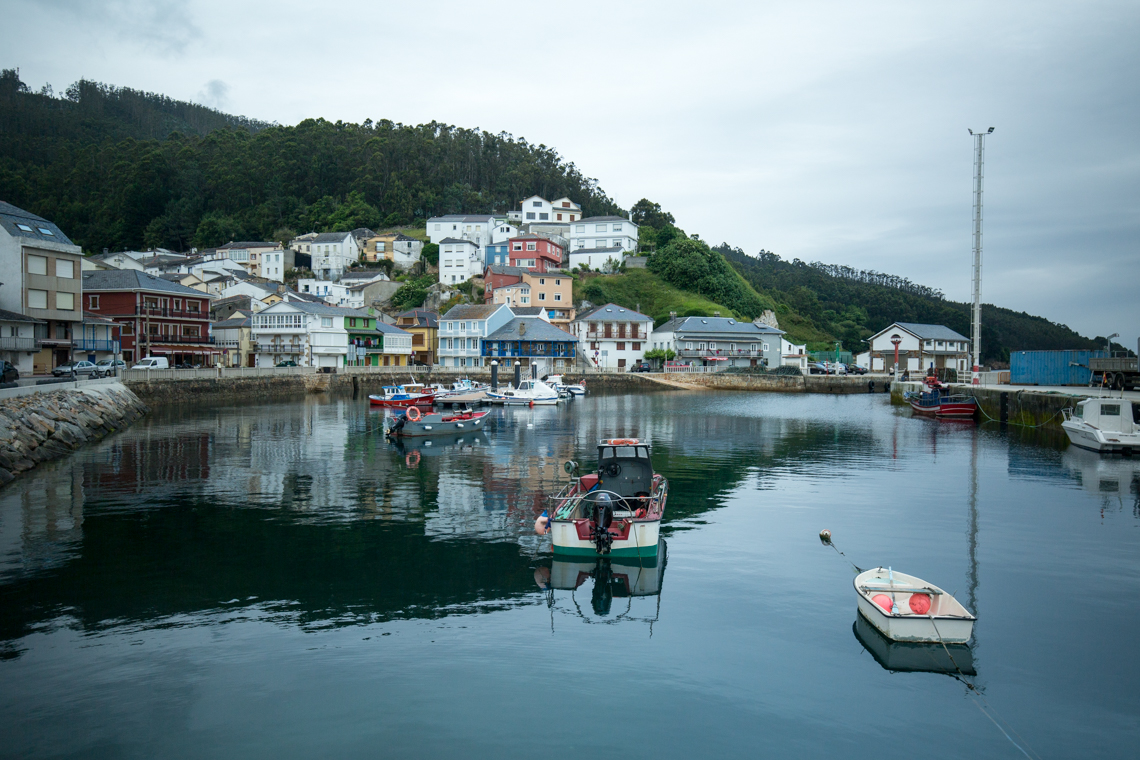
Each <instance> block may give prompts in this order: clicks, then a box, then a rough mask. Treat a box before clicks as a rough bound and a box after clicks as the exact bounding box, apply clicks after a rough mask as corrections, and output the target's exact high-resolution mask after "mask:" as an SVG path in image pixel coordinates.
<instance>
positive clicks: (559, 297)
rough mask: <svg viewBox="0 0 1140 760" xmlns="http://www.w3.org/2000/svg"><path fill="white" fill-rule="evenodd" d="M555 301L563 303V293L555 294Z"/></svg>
mask: <svg viewBox="0 0 1140 760" xmlns="http://www.w3.org/2000/svg"><path fill="white" fill-rule="evenodd" d="M554 300H555V301H561V300H562V294H561V293H555V294H554Z"/></svg>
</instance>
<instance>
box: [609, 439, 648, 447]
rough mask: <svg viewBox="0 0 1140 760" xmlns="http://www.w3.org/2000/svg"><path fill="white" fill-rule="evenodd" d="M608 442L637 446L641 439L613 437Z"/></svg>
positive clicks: (611, 444) (616, 444)
mask: <svg viewBox="0 0 1140 760" xmlns="http://www.w3.org/2000/svg"><path fill="white" fill-rule="evenodd" d="M608 443H609V445H610V446H636V445H637V444H639V443H641V441H639V440H638V439H636V438H611V439H610V440H609V441H608Z"/></svg>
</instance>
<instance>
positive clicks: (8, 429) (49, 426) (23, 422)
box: [0, 383, 149, 485]
mask: <svg viewBox="0 0 1140 760" xmlns="http://www.w3.org/2000/svg"><path fill="white" fill-rule="evenodd" d="M148 411H149V410H148V409H147V407H146V405H145V404H144V403H143V402H142V401H140V400H139V398H138V396H136V395H135V394H134V393H132V392H131V391H130V390H128V389H127V388H125V387H124V386H122V385H120V384H118V383H113V384H109V385H99V386H97V387H92V388H85V389H83V390H67V391H50V392H47V393H36V394H31V395H26V396H17V397H15V398H9V399H4V400H3V401H0V485H2V484H4V483H8V482H10V481H12V480H13V479H15V477H16V476H17V475H18V474H19V473H21V472H24V471H26V470H30V469H32V468H33V467H35V466H36V465H37V464H39V463H40V462H46V461H48V460H51V459H57V458H59V457H61V456H63V455H64V454H69V453H71V452H72V451H74V450H75V449H78V448H79V447H80V446H82V445H83V444H85V443H88V442H90V441H96V440H99V439H100V438H103V437H104V436H106V435H109V434H111V433H113V432H115V431H117V430H122V429H124V428H126V427H127V426H128V425H130V424H131V423H132V422H134V421H135V420H137V419H138V418H139V417H141V416H143V415H144V414H146V413H147V412H148Z"/></svg>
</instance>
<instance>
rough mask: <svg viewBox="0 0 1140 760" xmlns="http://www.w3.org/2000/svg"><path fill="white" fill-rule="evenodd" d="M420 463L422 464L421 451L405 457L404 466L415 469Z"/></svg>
mask: <svg viewBox="0 0 1140 760" xmlns="http://www.w3.org/2000/svg"><path fill="white" fill-rule="evenodd" d="M419 463H420V452H419V451H413V452H412V453H410V454H408V455H407V456H406V457H404V464H406V465H407V466H408V467H415V466H416V465H418V464H419Z"/></svg>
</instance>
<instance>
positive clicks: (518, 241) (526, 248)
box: [507, 233, 562, 272]
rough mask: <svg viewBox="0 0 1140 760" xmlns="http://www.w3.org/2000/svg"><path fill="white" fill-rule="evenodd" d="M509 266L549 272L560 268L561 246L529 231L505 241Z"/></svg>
mask: <svg viewBox="0 0 1140 760" xmlns="http://www.w3.org/2000/svg"><path fill="white" fill-rule="evenodd" d="M507 242H508V244H509V245H510V250H509V251H508V253H509V255H510V262H511V264H510V265H511V266H513V267H522V268H523V269H529V270H531V271H533V272H549V271H551V270H555V269H561V268H562V246H560V245H558V243H555V242H554V241H552V240H550V239H548V238H544V237H542V236H540V235H531V234H529V233H526V234H523V235H519V236H517V237H513V238H511V239H510V240H509V241H507Z"/></svg>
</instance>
